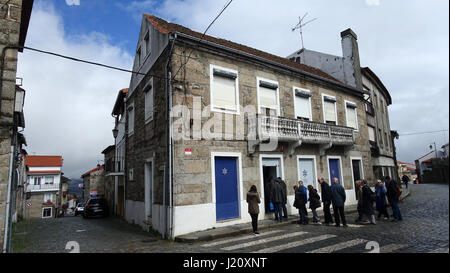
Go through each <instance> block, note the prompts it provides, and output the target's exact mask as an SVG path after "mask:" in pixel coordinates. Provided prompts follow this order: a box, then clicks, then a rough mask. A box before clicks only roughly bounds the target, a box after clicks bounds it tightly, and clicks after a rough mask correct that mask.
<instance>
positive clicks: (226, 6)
mask: <svg viewBox="0 0 450 273" xmlns="http://www.w3.org/2000/svg"><path fill="white" fill-rule="evenodd" d="M231 2H233V0H230V1H229V2H228V3H227V4H226V5H225V6H224V7H223V8H222V10H221V11H220V12H219V14H218V15H217V16H216V18H214V20H212V22H211V23H210V24H209V26H208V27H207V28H206V29H205V31H204V32H203V34H202V36H201V37H200V40H199V42H201V41H202V40H203V38H204V37H205V34H206V32H207V31H208V30H209V28H210V27H211V26H212V25H213V24H214V22H216V20H217V19H218V18H219V17H220V15H222V13H223V12H224V11H225V10H226V9H227V8H228V6H229V5H230V4H231ZM193 51H194V50H193V49H192V50H191V52H190V53H189V56H188V58H187V60H186V62H185V63H184V64H182V65H181V66H180V67H179V68H178V70H177V72H176V73H175V75H173V77H172V80H173V79H175V77H176V76H177V74H178V72H180V70H181V68H183V67H185V66H186V64H187V63H188V62H189V59H190V58H191V55H192V52H193Z"/></svg>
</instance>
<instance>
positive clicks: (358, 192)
mask: <svg viewBox="0 0 450 273" xmlns="http://www.w3.org/2000/svg"><path fill="white" fill-rule="evenodd" d="M361 184H362V181H361V180H356V182H355V190H356V200H357V201H358V205H357V210H358V218H357V219H356V221H355V222H356V223H359V222H362V220H363V219H362V218H363V213H362V185H361Z"/></svg>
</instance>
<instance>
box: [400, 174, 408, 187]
mask: <svg viewBox="0 0 450 273" xmlns="http://www.w3.org/2000/svg"><path fill="white" fill-rule="evenodd" d="M402 182H403V183H404V184H405V186H406V188H408V182H409V177H408V176H407V175H406V174H404V175H403V176H402Z"/></svg>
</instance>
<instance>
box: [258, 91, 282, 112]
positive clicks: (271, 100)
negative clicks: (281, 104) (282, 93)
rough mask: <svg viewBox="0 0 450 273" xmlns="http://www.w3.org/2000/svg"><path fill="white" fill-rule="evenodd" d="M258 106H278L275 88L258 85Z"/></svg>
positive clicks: (274, 107)
mask: <svg viewBox="0 0 450 273" xmlns="http://www.w3.org/2000/svg"><path fill="white" fill-rule="evenodd" d="M259 103H260V107H266V108H272V109H276V108H277V107H278V101H277V90H276V89H270V88H266V87H262V86H260V87H259Z"/></svg>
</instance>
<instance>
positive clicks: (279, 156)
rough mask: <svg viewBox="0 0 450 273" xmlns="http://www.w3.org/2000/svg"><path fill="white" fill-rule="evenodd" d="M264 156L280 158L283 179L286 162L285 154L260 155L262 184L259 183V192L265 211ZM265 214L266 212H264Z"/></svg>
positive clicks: (282, 177)
mask: <svg viewBox="0 0 450 273" xmlns="http://www.w3.org/2000/svg"><path fill="white" fill-rule="evenodd" d="M264 158H275V159H279V160H280V169H281V170H280V171H281V179H284V162H283V154H260V155H259V177H260V185H259V190H258V192H259V194H260V197H261V204H260V205H261V207H260V210H261V208H262V211H264V201H263V200H264V198H265V196H264V191H263V189H264V175H263V164H262V163H263V159H264ZM263 214H264V213H263Z"/></svg>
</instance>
